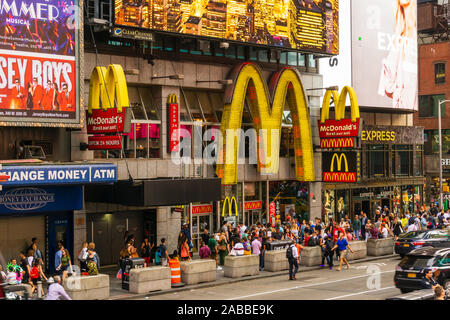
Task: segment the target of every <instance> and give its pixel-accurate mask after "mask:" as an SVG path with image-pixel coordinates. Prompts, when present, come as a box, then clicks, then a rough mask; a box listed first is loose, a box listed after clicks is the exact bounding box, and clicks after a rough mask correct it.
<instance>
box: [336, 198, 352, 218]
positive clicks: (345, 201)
mask: <svg viewBox="0 0 450 320" xmlns="http://www.w3.org/2000/svg"><path fill="white" fill-rule="evenodd" d="M349 205H350V190H336V220H337V221H341V219H342V218H344V217H345V216H346V215H348V214H349V211H350V210H349Z"/></svg>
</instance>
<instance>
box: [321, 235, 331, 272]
mask: <svg viewBox="0 0 450 320" xmlns="http://www.w3.org/2000/svg"><path fill="white" fill-rule="evenodd" d="M333 247H334V242H333V240H332V238H331V234H325V235H324V236H323V241H322V264H321V265H320V266H321V267H322V268H323V267H325V259H326V260H327V263H328V267H329V268H330V270H333V255H334V251H333Z"/></svg>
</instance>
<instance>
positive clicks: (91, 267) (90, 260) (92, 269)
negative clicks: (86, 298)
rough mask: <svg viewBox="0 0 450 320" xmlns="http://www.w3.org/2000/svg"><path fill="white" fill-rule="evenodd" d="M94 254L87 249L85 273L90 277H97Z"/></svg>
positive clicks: (91, 250) (90, 249)
mask: <svg viewBox="0 0 450 320" xmlns="http://www.w3.org/2000/svg"><path fill="white" fill-rule="evenodd" d="M95 255H96V252H95V251H94V249H92V248H88V257H87V258H86V266H87V273H88V274H89V275H90V276H96V275H98V265H97V262H96V259H95Z"/></svg>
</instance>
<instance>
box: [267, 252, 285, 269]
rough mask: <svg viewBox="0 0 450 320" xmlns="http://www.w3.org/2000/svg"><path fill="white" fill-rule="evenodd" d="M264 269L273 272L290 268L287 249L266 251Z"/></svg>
mask: <svg viewBox="0 0 450 320" xmlns="http://www.w3.org/2000/svg"><path fill="white" fill-rule="evenodd" d="M264 270H265V271H271V272H278V271H283V270H289V261H288V259H287V258H286V250H272V251H266V253H265V256H264Z"/></svg>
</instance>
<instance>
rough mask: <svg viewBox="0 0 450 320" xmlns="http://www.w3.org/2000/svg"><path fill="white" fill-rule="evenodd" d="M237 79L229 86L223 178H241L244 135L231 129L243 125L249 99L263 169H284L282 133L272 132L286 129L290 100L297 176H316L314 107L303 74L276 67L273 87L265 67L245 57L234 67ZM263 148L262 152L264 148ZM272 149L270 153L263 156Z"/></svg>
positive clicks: (302, 178) (224, 180)
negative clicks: (311, 112)
mask: <svg viewBox="0 0 450 320" xmlns="http://www.w3.org/2000/svg"><path fill="white" fill-rule="evenodd" d="M233 76H234V82H233V83H234V84H233V85H229V86H228V87H227V88H226V92H225V101H224V102H225V107H224V112H223V115H222V125H221V129H220V130H221V133H222V140H223V141H220V142H219V153H218V157H219V161H218V164H217V175H218V176H219V177H220V178H222V184H224V185H231V184H236V183H237V169H238V150H239V140H240V139H239V137H236V136H235V135H233V134H228V135H227V132H228V133H229V132H231V131H234V132H235V131H236V130H240V129H241V126H242V118H243V110H244V105H245V103H246V101H247V103H248V105H249V107H250V111H251V113H252V116H253V126H254V128H255V129H256V132H257V133H258V134H259V133H260V132H262V131H261V130H263V131H264V130H266V134H263V135H261V136H260V138H259V139H257V140H258V150H259V151H260V152H259V153H258V155H257V156H258V170H259V172H260V173H261V174H275V173H278V169H279V156H280V155H279V147H280V137H278V139H275V141H274V143H272V135H275V137H276V134H280V132H281V127H282V119H283V112H284V107H285V105H286V102H287V103H288V105H289V108H290V110H291V117H292V121H293V128H294V147H295V165H296V177H297V179H298V180H299V181H314V156H313V145H312V136H311V124H310V118H309V109H308V106H307V103H306V95H305V92H304V88H303V85H302V81H301V78H300V74H299V73H298V71H297V70H295V69H293V68H284V69H282V70H281V71H279V72H276V73H275V74H274V75H273V76H272V79H271V81H270V88H269V89H268V87H267V84H266V81H265V80H264V78H263V76H262V72H261V70H260V69H259V67H257V66H256V65H255V64H253V63H243V64H240V65H238V66H237V67H236V68H235V69H234V70H233ZM261 151H262V152H261ZM262 155H267V159H264V163H263V161H262V160H263V159H262Z"/></svg>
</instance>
